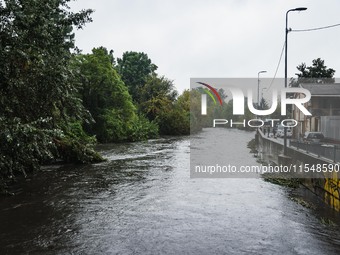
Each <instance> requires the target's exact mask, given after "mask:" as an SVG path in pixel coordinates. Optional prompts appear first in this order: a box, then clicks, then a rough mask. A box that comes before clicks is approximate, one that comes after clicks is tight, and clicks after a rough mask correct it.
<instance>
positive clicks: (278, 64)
mask: <svg viewBox="0 0 340 255" xmlns="http://www.w3.org/2000/svg"><path fill="white" fill-rule="evenodd" d="M284 49H285V42H283V46H282V50H281V54H280V59H279V62H278V63H277V67H276V71H275V74H274V77H273V79H272V80H271V82H270V85H269V87H268V88H267V89H266V91H268V90H269V89H270V88H271V86H272V85H273V82H274V80H275V78H276V74H277V71H278V70H279V67H280V64H281V60H282V56H283V51H284Z"/></svg>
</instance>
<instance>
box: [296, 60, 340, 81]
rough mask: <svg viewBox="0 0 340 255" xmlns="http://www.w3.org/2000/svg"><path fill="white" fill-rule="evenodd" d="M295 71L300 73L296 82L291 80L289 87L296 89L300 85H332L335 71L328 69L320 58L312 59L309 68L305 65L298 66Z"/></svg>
mask: <svg viewBox="0 0 340 255" xmlns="http://www.w3.org/2000/svg"><path fill="white" fill-rule="evenodd" d="M296 68H297V70H299V72H300V73H298V74H296V75H297V76H298V78H297V80H295V79H292V80H291V86H292V87H296V86H298V85H299V84H300V83H334V82H335V80H334V74H335V70H334V69H332V68H328V67H327V66H326V65H325V61H324V60H322V59H321V58H317V59H314V60H313V61H312V65H311V66H306V64H305V63H302V64H300V65H298V66H297V67H296Z"/></svg>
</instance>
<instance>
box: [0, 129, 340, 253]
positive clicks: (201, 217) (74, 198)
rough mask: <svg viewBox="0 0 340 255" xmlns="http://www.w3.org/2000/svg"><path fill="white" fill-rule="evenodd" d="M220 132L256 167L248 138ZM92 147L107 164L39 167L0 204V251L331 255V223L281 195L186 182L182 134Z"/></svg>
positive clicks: (335, 247) (244, 182) (234, 184)
mask: <svg viewBox="0 0 340 255" xmlns="http://www.w3.org/2000/svg"><path fill="white" fill-rule="evenodd" d="M205 132H209V130H208V131H205ZM221 132H225V134H224V135H226V136H228V137H230V142H231V143H230V146H229V147H228V146H227V148H226V150H227V151H228V155H230V156H231V157H233V159H234V160H242V163H244V164H256V162H255V159H254V158H253V157H252V155H251V154H249V149H247V148H246V144H247V142H248V141H249V140H251V139H252V138H253V137H254V133H247V132H243V131H239V130H224V131H221ZM236 141H237V142H236ZM99 149H100V150H101V152H102V153H103V155H104V156H105V157H107V158H108V161H107V162H104V163H101V164H97V165H89V166H63V167H61V168H58V167H56V166H55V167H47V168H44V169H43V170H42V173H40V174H39V175H36V176H33V177H32V178H31V179H30V180H28V181H27V183H25V185H24V188H23V189H24V192H22V193H21V194H19V195H17V196H14V197H5V198H0V254H308V255H310V254H340V231H339V226H332V225H325V224H323V223H322V220H320V217H319V215H318V214H317V213H316V212H315V211H313V210H311V209H307V208H305V207H302V206H301V205H299V204H298V203H296V202H294V201H292V199H290V194H291V190H290V189H288V188H284V187H280V186H277V185H274V184H271V183H267V182H264V181H263V180H262V179H260V178H243V179H242V178H240V179H190V178H189V157H190V140H189V138H168V139H159V140H152V141H149V142H140V143H131V144H113V145H105V146H102V147H100V148H99ZM246 155H248V156H246ZM245 161H248V162H245Z"/></svg>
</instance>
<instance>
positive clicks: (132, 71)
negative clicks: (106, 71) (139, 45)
mask: <svg viewBox="0 0 340 255" xmlns="http://www.w3.org/2000/svg"><path fill="white" fill-rule="evenodd" d="M117 62H118V64H117V66H116V68H117V71H118V73H119V75H120V76H121V78H122V80H123V81H124V83H125V85H126V86H127V87H128V89H129V92H130V94H131V96H132V98H133V100H134V101H135V102H136V103H140V102H141V98H140V96H139V93H140V90H141V88H142V87H143V86H144V85H145V83H146V81H147V78H148V76H149V75H151V74H152V73H154V72H155V71H156V70H157V66H156V65H155V64H153V63H152V61H151V59H149V57H148V55H147V54H145V53H143V52H134V51H128V52H124V54H123V57H122V58H118V59H117Z"/></svg>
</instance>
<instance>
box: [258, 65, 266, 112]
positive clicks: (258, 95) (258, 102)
mask: <svg viewBox="0 0 340 255" xmlns="http://www.w3.org/2000/svg"><path fill="white" fill-rule="evenodd" d="M266 72H267V71H260V72H258V73H257V108H258V109H259V107H260V103H261V102H260V73H266Z"/></svg>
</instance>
